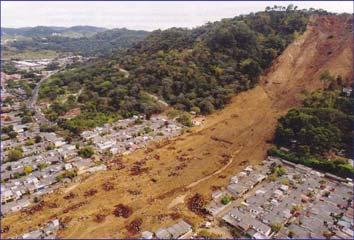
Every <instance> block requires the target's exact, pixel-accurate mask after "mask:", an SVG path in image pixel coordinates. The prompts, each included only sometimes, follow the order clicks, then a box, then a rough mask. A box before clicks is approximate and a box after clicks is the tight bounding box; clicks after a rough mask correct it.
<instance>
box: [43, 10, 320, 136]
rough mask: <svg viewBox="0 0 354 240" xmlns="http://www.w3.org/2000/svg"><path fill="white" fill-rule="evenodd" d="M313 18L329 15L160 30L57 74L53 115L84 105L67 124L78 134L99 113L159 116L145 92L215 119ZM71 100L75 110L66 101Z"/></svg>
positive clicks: (274, 14)
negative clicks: (219, 110)
mask: <svg viewBox="0 0 354 240" xmlns="http://www.w3.org/2000/svg"><path fill="white" fill-rule="evenodd" d="M313 13H318V14H327V13H326V12H324V11H315V10H298V9H297V8H296V7H294V6H293V5H289V6H288V7H287V8H286V7H278V6H274V7H272V8H271V7H268V8H267V9H266V10H265V11H263V12H258V13H251V14H249V15H242V16H238V17H235V18H231V19H223V20H221V21H218V22H214V23H208V24H206V25H204V26H201V27H197V28H194V29H182V28H171V29H168V30H165V31H161V30H156V31H154V32H152V33H151V34H149V35H148V36H147V37H146V38H145V39H144V40H142V41H140V42H138V43H137V44H135V45H134V47H132V48H129V49H128V50H127V51H123V53H122V52H121V53H119V54H118V53H117V54H114V55H112V57H111V58H99V59H97V60H96V61H95V62H91V63H88V64H87V66H82V67H79V68H75V69H71V70H68V71H65V72H63V73H60V74H57V75H55V76H53V77H52V79H51V80H50V81H48V83H46V84H44V85H43V87H42V89H41V91H40V96H41V97H42V98H47V99H48V98H49V100H50V101H52V102H54V103H55V104H53V105H52V106H51V108H50V109H49V110H48V113H47V114H50V115H52V119H56V118H57V117H58V116H59V119H61V118H60V116H62V115H63V114H65V112H66V111H67V110H69V109H70V108H72V107H74V106H75V107H77V106H80V108H81V110H82V114H81V116H79V117H78V118H80V121H76V119H77V118H74V119H71V120H66V121H64V124H62V125H63V126H66V127H67V128H69V129H76V130H77V129H84V128H85V126H87V125H86V124H84V122H85V116H91V117H92V115H97V113H99V115H100V116H101V115H102V114H106V115H108V116H111V115H112V114H118V115H119V117H129V116H131V115H133V114H136V113H138V112H140V113H151V112H158V111H159V107H158V105H157V104H156V102H154V101H153V100H152V99H151V98H149V97H148V95H146V94H144V93H145V92H148V93H151V94H154V95H156V96H157V97H159V98H161V99H163V100H165V101H166V102H167V103H169V104H170V105H172V106H173V107H174V108H175V109H178V110H181V111H194V112H196V113H202V114H209V113H211V112H213V111H214V110H215V109H220V108H222V107H224V105H225V104H227V103H228V101H229V99H230V97H231V96H232V95H233V94H234V93H237V92H240V91H244V90H247V89H249V88H252V87H253V86H254V85H255V84H257V82H258V78H259V76H260V74H261V73H262V72H263V71H264V70H265V69H266V68H267V67H269V66H270V65H271V63H272V60H273V59H275V58H276V57H277V56H278V55H279V54H280V53H281V52H282V51H283V50H284V49H285V47H286V46H287V45H288V44H289V43H290V42H292V41H293V40H294V39H295V38H296V37H298V36H299V35H300V34H301V33H303V32H304V31H305V29H306V24H307V20H308V17H309V15H310V14H313ZM122 69H125V70H127V71H128V72H129V74H127V75H126V74H123V72H122ZM81 89H82V90H81ZM79 91H80V96H78V97H77V98H75V97H74V94H75V93H77V92H79ZM70 94H71V95H72V97H71V100H72V102H73V103H75V104H73V106H71V105H68V102H65V103H63V101H62V99H63V97H64V98H65V96H68V95H70ZM86 119H87V121H89V118H88V117H86ZM61 121H62V120H61ZM68 123H70V124H71V126H69V127H68V126H67V125H68ZM74 123H76V124H74ZM79 123H80V126H78V125H79ZM70 124H69V125H70ZM76 130H75V131H76Z"/></svg>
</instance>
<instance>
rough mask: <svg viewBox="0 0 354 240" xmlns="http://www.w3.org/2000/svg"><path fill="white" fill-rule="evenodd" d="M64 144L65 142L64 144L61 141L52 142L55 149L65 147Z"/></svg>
mask: <svg viewBox="0 0 354 240" xmlns="http://www.w3.org/2000/svg"><path fill="white" fill-rule="evenodd" d="M65 144H66V142H64V141H62V140H57V141H55V142H54V146H55V147H61V146H63V145H65Z"/></svg>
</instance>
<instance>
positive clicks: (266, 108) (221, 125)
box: [2, 16, 353, 238]
mask: <svg viewBox="0 0 354 240" xmlns="http://www.w3.org/2000/svg"><path fill="white" fill-rule="evenodd" d="M350 23H351V21H350V20H349V19H348V18H347V17H340V16H326V17H312V18H311V21H310V23H309V26H308V28H307V31H306V32H305V34H303V35H302V36H300V37H299V38H298V39H297V40H296V41H295V42H293V43H292V44H291V45H290V46H289V47H288V48H287V49H286V50H285V51H284V52H283V54H282V55H281V56H280V57H279V58H278V59H277V60H276V62H275V63H274V64H273V66H272V67H271V68H270V69H269V70H268V72H267V73H266V74H264V76H263V77H262V81H261V84H260V85H259V86H257V87H255V88H253V89H252V90H249V91H247V92H243V93H241V94H239V95H237V96H236V97H234V98H233V99H232V102H231V103H230V104H229V105H228V106H227V107H226V108H225V109H223V110H221V111H218V112H215V113H214V114H213V115H211V116H210V117H208V118H207V121H206V123H205V124H204V125H203V126H202V127H200V128H195V129H193V132H192V133H188V134H184V135H182V136H180V137H178V138H176V139H174V140H171V141H167V142H164V143H155V144H152V145H151V146H150V148H149V149H148V150H146V149H145V150H141V151H138V152H136V153H133V154H131V155H128V156H126V157H124V159H122V160H121V161H122V163H123V164H124V165H125V168H123V169H121V170H110V171H107V172H104V173H98V174H95V175H92V176H90V177H88V178H87V179H86V180H84V181H83V182H82V183H80V184H73V185H72V186H70V187H69V188H67V189H65V190H62V191H60V192H56V193H54V194H51V195H49V196H47V197H45V199H44V204H43V206H42V208H41V209H40V210H39V211H36V212H34V213H33V214H27V213H16V214H13V215H10V216H7V217H6V218H5V219H3V222H2V226H10V229H9V232H8V233H6V234H4V236H3V237H8V236H16V235H18V234H21V233H24V232H27V231H29V230H30V229H35V228H36V227H37V226H38V225H40V224H44V223H46V222H48V221H49V220H51V219H53V218H59V219H60V220H61V222H63V223H65V226H66V227H65V228H64V229H63V230H61V232H60V233H59V236H60V237H71V238H73V237H75V238H95V237H96V238H97V237H100V238H104V237H132V235H129V233H128V232H127V230H126V225H128V224H129V223H130V222H131V221H133V220H134V219H136V218H141V219H142V221H143V223H142V226H141V229H143V230H145V229H149V230H156V229H157V228H159V227H160V226H165V225H167V224H169V223H170V222H173V221H175V220H173V219H175V218H176V217H183V218H184V219H186V220H187V221H190V222H191V223H194V224H196V223H198V222H200V221H201V218H200V217H199V216H197V215H195V214H194V213H192V212H190V211H189V210H188V209H187V207H186V205H185V200H186V199H188V197H189V196H190V195H191V194H194V193H201V194H202V195H204V196H205V197H208V196H209V195H210V193H211V191H212V189H213V188H216V187H217V186H223V185H225V184H226V182H228V180H229V179H228V177H229V176H230V175H231V174H234V173H235V172H237V171H238V170H239V168H242V166H244V165H245V164H250V163H251V164H253V163H259V162H260V161H262V160H263V159H264V157H265V154H266V150H267V148H268V145H267V141H268V140H271V139H272V137H273V132H274V128H275V125H276V121H277V118H278V117H279V116H280V115H282V114H284V113H285V112H286V111H287V110H288V109H289V108H291V107H294V106H296V105H297V104H298V103H299V102H300V96H299V95H300V94H301V93H302V92H304V91H313V90H316V89H318V88H321V87H323V83H322V82H321V80H320V74H321V73H322V72H323V71H325V70H329V71H330V72H332V73H334V74H340V75H342V77H343V78H344V79H347V82H348V83H349V81H350V80H351V78H352V75H353V69H352V60H353V56H352V50H353V49H352V42H351V41H352V32H351V29H352V26H351V25H350ZM136 165H139V166H140V168H142V169H144V171H143V173H141V174H140V175H134V174H133V175H132V171H131V169H132V168H133V167H134V166H136ZM108 182H109V183H112V185H113V186H114V189H111V190H109V191H106V190H107V189H106V190H105V187H103V185H104V184H106V185H107V183H108ZM90 189H95V190H97V191H98V192H97V193H96V194H95V195H94V196H88V197H85V196H84V194H85V192H87V191H88V190H90ZM70 193H73V196H74V197H73V198H71V199H68V198H67V199H65V198H64V196H67V195H68V194H70ZM120 203H123V204H125V205H128V206H129V207H131V208H132V211H133V213H132V215H131V216H130V217H129V218H126V219H125V218H122V217H119V218H118V217H115V216H114V215H113V210H114V206H115V205H117V204H120ZM98 214H101V215H104V216H106V217H105V218H104V220H103V221H101V222H97V221H96V220H97V218H96V216H97V215H98ZM133 236H134V235H133Z"/></svg>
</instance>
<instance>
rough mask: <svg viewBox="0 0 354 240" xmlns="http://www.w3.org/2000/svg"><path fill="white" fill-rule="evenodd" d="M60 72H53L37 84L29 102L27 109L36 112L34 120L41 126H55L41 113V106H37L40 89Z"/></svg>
mask: <svg viewBox="0 0 354 240" xmlns="http://www.w3.org/2000/svg"><path fill="white" fill-rule="evenodd" d="M59 71H60V70H56V71H53V72H52V73H50V74H48V75H47V76H45V77H44V78H42V79H41V80H40V81H39V82H38V83H37V85H36V87H35V88H34V89H33V92H32V96H31V98H30V99H29V100H28V103H27V108H28V109H32V110H34V112H35V115H34V118H35V120H36V121H37V122H38V123H39V124H53V123H52V122H50V121H49V120H48V119H46V117H45V116H44V114H43V113H42V111H41V108H40V107H39V106H37V105H36V104H37V100H38V93H39V89H40V87H41V85H42V83H43V82H44V81H46V80H47V79H48V78H49V77H50V76H52V75H53V74H55V73H57V72H59Z"/></svg>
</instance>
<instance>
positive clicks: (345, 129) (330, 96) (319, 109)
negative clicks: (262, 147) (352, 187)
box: [270, 90, 354, 177]
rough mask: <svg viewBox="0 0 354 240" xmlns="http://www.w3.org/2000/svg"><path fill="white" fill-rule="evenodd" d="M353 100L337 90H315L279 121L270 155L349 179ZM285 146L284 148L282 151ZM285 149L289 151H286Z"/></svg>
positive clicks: (352, 171)
mask: <svg viewBox="0 0 354 240" xmlns="http://www.w3.org/2000/svg"><path fill="white" fill-rule="evenodd" d="M353 106H354V98H353V95H352V96H350V97H348V96H346V95H344V93H341V91H340V90H326V91H318V92H315V93H313V94H311V95H310V96H308V97H307V98H305V100H304V102H303V107H300V108H295V109H292V110H290V111H289V112H288V113H287V114H286V115H285V116H283V117H281V118H280V119H279V123H278V126H277V129H276V134H275V143H276V145H277V147H278V148H280V147H283V148H282V150H280V149H271V150H270V153H271V154H272V155H276V156H280V157H282V158H285V159H287V160H290V161H292V162H296V163H301V164H304V165H307V166H310V167H313V168H315V169H319V170H322V171H326V172H331V173H333V174H337V175H340V176H342V177H352V175H353V173H354V168H353V167H352V166H351V165H350V164H349V163H347V160H346V159H345V158H351V159H352V158H353V136H352V129H353V121H354V109H353ZM284 147H285V149H284ZM286 149H288V150H286Z"/></svg>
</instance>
